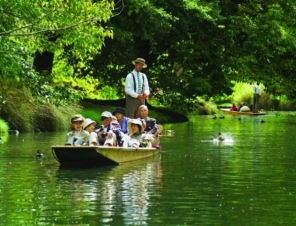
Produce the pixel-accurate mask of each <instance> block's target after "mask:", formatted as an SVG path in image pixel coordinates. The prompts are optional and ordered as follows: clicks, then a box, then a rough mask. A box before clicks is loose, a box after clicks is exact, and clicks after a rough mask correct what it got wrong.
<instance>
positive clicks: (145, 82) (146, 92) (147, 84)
mask: <svg viewBox="0 0 296 226" xmlns="http://www.w3.org/2000/svg"><path fill="white" fill-rule="evenodd" d="M142 75H143V76H144V90H143V91H144V94H145V95H146V96H149V94H150V89H149V83H148V78H147V76H146V75H145V74H144V73H142Z"/></svg>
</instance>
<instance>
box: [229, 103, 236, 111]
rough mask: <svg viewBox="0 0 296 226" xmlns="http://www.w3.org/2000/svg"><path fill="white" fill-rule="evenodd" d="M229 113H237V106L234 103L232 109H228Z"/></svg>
mask: <svg viewBox="0 0 296 226" xmlns="http://www.w3.org/2000/svg"><path fill="white" fill-rule="evenodd" d="M230 111H237V106H236V104H235V103H233V104H232V107H231V108H230Z"/></svg>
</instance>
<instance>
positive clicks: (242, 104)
mask: <svg viewBox="0 0 296 226" xmlns="http://www.w3.org/2000/svg"><path fill="white" fill-rule="evenodd" d="M242 106H244V103H243V102H240V103H239V106H238V108H237V111H240V109H241V108H242Z"/></svg>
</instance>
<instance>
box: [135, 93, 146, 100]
mask: <svg viewBox="0 0 296 226" xmlns="http://www.w3.org/2000/svg"><path fill="white" fill-rule="evenodd" d="M147 97H148V95H146V94H145V93H144V94H139V95H138V97H137V98H138V99H139V100H145V99H146V98H147Z"/></svg>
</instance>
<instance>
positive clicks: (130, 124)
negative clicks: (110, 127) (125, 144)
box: [127, 119, 144, 135]
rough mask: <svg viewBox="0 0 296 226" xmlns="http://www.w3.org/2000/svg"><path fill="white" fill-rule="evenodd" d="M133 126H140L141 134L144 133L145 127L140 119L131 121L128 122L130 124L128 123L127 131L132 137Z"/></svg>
mask: <svg viewBox="0 0 296 226" xmlns="http://www.w3.org/2000/svg"><path fill="white" fill-rule="evenodd" d="M132 124H136V125H139V126H140V133H143V131H144V127H143V123H142V121H141V120H140V119H130V120H128V123H127V131H128V134H130V135H132V133H133V132H132Z"/></svg>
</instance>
